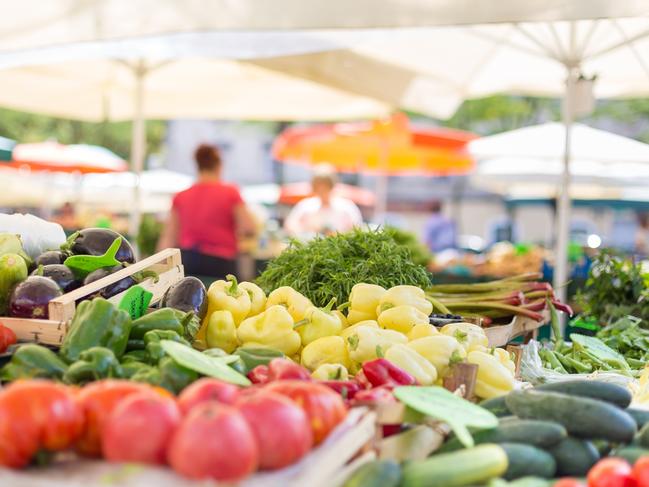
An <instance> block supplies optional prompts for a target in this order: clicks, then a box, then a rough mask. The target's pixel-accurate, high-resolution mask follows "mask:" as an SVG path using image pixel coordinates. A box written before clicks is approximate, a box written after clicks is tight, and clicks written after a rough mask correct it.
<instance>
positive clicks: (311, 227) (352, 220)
mask: <svg viewBox="0 0 649 487" xmlns="http://www.w3.org/2000/svg"><path fill="white" fill-rule="evenodd" d="M335 185H336V171H335V170H334V168H333V167H332V166H330V165H328V164H321V165H318V166H316V167H315V168H314V171H313V178H312V179H311V187H312V190H313V195H314V196H312V197H310V198H305V199H303V200H302V201H300V202H299V203H298V204H296V205H295V206H294V207H293V209H292V210H291V212H290V213H289V215H288V216H287V217H286V221H285V222H284V230H286V232H287V233H288V234H289V235H291V236H293V237H309V236H313V235H314V234H322V235H331V234H333V233H336V232H348V231H349V230H351V229H352V228H354V227H357V226H360V225H362V224H363V217H362V215H361V211H360V210H359V209H358V207H357V206H356V205H355V204H354V202H353V201H351V200H348V199H346V198H341V197H339V196H334V195H333V189H334V186H335Z"/></svg>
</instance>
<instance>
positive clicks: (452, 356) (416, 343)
mask: <svg viewBox="0 0 649 487" xmlns="http://www.w3.org/2000/svg"><path fill="white" fill-rule="evenodd" d="M408 346H409V347H410V348H412V349H413V350H415V351H417V352H419V354H420V355H422V356H423V357H424V358H425V359H426V360H428V361H429V362H430V363H431V364H433V365H434V366H435V368H436V369H437V376H438V377H442V378H443V377H445V376H446V373H447V372H448V368H449V367H450V366H451V365H452V364H454V363H457V362H462V361H463V360H464V359H465V358H466V351H465V350H464V348H463V347H462V345H460V344H459V342H458V341H457V340H456V339H455V338H453V337H450V336H446V335H442V334H439V335H434V336H429V337H424V338H418V339H416V340H412V341H411V342H409V343H408Z"/></svg>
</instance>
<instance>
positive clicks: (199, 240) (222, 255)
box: [158, 144, 255, 278]
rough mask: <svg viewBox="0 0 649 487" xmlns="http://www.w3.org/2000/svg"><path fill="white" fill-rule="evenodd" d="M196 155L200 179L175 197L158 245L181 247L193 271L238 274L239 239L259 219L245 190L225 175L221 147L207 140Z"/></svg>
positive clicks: (251, 231) (252, 229) (189, 270)
mask: <svg viewBox="0 0 649 487" xmlns="http://www.w3.org/2000/svg"><path fill="white" fill-rule="evenodd" d="M194 158H195V159H196V164H197V167H198V181H197V182H196V183H195V184H194V185H193V186H192V187H190V188H189V189H186V190H185V191H182V192H180V193H178V194H177V195H176V196H175V197H174V199H173V204H172V208H171V212H170V214H169V218H168V220H167V223H166V225H165V227H164V229H163V232H162V235H161V237H160V241H159V242H158V248H159V249H165V248H168V247H180V249H181V251H182V261H183V265H184V266H185V272H186V273H187V274H190V275H200V276H207V277H216V278H224V277H225V276H226V275H228V274H235V275H236V273H237V272H236V271H237V264H236V262H237V261H236V258H237V252H238V245H237V243H238V238H240V237H250V236H252V235H254V233H255V222H254V219H253V217H252V216H251V214H250V212H249V211H248V209H247V208H246V205H245V203H244V201H243V199H242V198H241V194H240V193H239V189H238V188H237V187H236V186H235V185H233V184H229V183H225V182H223V181H222V180H221V169H222V161H221V155H220V153H219V150H218V148H217V147H216V146H213V145H208V144H203V145H201V146H199V147H198V149H196V152H195V153H194Z"/></svg>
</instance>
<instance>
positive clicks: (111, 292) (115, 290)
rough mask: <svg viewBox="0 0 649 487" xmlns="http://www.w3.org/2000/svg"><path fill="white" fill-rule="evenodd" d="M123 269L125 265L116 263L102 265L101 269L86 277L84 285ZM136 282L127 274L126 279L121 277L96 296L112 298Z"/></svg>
mask: <svg viewBox="0 0 649 487" xmlns="http://www.w3.org/2000/svg"><path fill="white" fill-rule="evenodd" d="M122 269H124V266H122V265H116V266H114V267H102V268H101V269H97V270H96V271H92V272H91V273H90V274H88V275H87V276H86V278H85V279H84V281H83V285H84V286H86V285H88V284H90V283H91V282H95V281H98V280H99V279H102V278H104V277H106V276H110V275H111V274H114V273H115V272H117V271H121V270H122ZM135 284H137V282H136V281H135V279H133V278H132V277H131V276H127V277H125V278H124V279H120V280H119V281H117V282H115V283H113V284H110V285H109V286H106V287H105V288H103V289H102V290H101V291H99V293H98V294H97V295H96V296H101V297H102V298H104V299H108V298H112V297H113V296H115V295H117V294H119V293H121V292H122V291H126V290H127V289H128V288H130V287H131V286H133V285H135Z"/></svg>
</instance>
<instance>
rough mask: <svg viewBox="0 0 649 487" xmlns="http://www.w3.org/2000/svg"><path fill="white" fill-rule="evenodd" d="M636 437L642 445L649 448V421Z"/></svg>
mask: <svg viewBox="0 0 649 487" xmlns="http://www.w3.org/2000/svg"><path fill="white" fill-rule="evenodd" d="M636 438H637V440H638V444H639V445H640V446H641V447H643V448H649V423H648V424H645V425H644V426H643V427H642V429H641V430H640V432H639V433H638V436H636Z"/></svg>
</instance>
